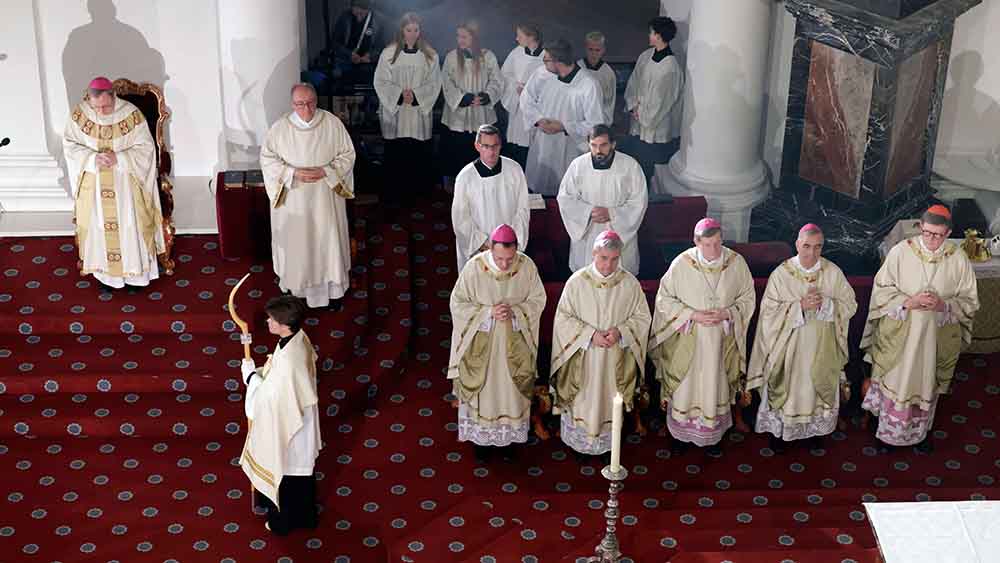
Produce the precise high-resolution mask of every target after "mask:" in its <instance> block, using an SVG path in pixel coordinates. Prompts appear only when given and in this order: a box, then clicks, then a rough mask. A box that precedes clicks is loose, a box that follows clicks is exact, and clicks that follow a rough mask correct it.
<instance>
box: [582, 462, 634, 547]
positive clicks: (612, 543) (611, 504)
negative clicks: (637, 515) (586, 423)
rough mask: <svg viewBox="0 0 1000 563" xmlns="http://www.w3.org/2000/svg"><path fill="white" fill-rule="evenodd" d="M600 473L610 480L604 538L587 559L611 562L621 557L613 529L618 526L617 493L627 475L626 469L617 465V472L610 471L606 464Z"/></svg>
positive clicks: (605, 512)
mask: <svg viewBox="0 0 1000 563" xmlns="http://www.w3.org/2000/svg"><path fill="white" fill-rule="evenodd" d="M601 475H603V476H604V478H605V479H607V480H608V481H610V483H611V484H610V485H609V486H608V506H607V508H605V509H604V518H605V521H606V524H605V528H604V539H602V540H601V543H599V544H597V547H595V548H594V553H595V555H594V556H593V557H591V558H590V559H588V561H590V562H591V563H604V562H613V563H617V562H618V561H620V560H621V558H622V552H621V549H620V548H619V546H618V536H617V535H615V531H616V529H617V526H618V516H619V514H620V511H619V510H618V493H620V492H621V490H622V489H623V488H624V487H625V485H623V484H622V481H624V480H625V478H626V477H628V470H627V469H625V468H624V467H619V468H618V471H617V472H612V471H611V466H610V465H607V466H605V467H604V469H602V470H601Z"/></svg>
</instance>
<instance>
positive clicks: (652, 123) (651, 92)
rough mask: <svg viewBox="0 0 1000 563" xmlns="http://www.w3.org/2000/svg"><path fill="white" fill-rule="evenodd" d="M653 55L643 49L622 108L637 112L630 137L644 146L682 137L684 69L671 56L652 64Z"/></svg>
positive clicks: (652, 52)
mask: <svg viewBox="0 0 1000 563" xmlns="http://www.w3.org/2000/svg"><path fill="white" fill-rule="evenodd" d="M655 52H656V51H655V50H654V49H653V48H649V49H646V50H645V51H643V52H642V54H641V55H639V59H638V60H636V62H635V70H633V71H632V76H630V77H629V79H628V85H627V86H626V87H625V109H627V110H628V111H630V112H631V111H632V110H634V109H636V108H638V109H639V111H638V114H639V118H638V119H636V118H635V117H632V124H631V126H630V128H629V134H630V135H636V136H638V137H639V139H640V140H641V141H643V142H646V143H666V142H668V141H670V140H671V139H673V138H675V137H679V136H680V134H681V118H682V107H683V104H682V103H681V93H682V92H683V91H684V70H683V69H682V68H681V65H680V63H678V62H677V57H675V56H673V55H667V56H666V57H664V58H663V59H661V60H660V61H659V62H656V61H654V60H653V54H654V53H655Z"/></svg>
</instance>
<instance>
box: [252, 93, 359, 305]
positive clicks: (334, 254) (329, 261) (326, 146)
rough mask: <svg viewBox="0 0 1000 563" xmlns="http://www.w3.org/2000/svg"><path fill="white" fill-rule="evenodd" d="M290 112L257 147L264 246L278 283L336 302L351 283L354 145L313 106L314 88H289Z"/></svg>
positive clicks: (314, 301) (313, 300)
mask: <svg viewBox="0 0 1000 563" xmlns="http://www.w3.org/2000/svg"><path fill="white" fill-rule="evenodd" d="M292 109H293V111H292V112H291V113H288V114H285V115H284V116H282V117H281V119H279V120H278V121H277V122H276V123H275V124H274V125H272V126H271V129H270V130H269V131H268V132H267V139H266V140H265V142H264V146H263V147H261V150H260V166H261V168H262V169H263V172H264V185H265V187H266V188H267V196H268V198H270V200H271V251H272V254H273V257H274V258H273V262H274V273H276V274H277V275H278V277H279V278H280V279H279V282H278V286H279V287H280V288H281V290H282V291H289V292H291V293H292V294H293V295H295V296H296V297H301V298H304V299H305V300H306V302H307V303H308V304H309V306H310V307H326V306H328V305H330V304H331V300H333V304H332V307H333V308H334V309H339V308H340V306H341V305H340V300H341V299H342V298H343V296H344V293H345V292H346V291H347V289H348V287H350V279H349V276H348V274H349V272H350V269H351V243H350V235H349V232H348V228H347V227H348V225H347V206H346V200H348V199H353V198H354V144H353V143H352V142H351V137H350V136H349V135H348V133H347V129H346V128H345V127H344V125H343V124H342V123H341V122H340V120H339V119H337V117H336V116H334V115H333V114H332V113H330V112H328V111H325V110H317V109H316V90H314V89H313V87H312V86H311V85H309V84H306V83H302V84H297V85H295V86H293V87H292Z"/></svg>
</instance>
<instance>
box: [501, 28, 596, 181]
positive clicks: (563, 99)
mask: <svg viewBox="0 0 1000 563" xmlns="http://www.w3.org/2000/svg"><path fill="white" fill-rule="evenodd" d="M542 56H543V59H542V62H543V63H544V65H545V66H544V68H541V69H538V70H536V71H535V73H534V74H532V75H531V78H529V79H528V83H527V84H526V85H525V86H524V91H523V92H521V100H520V104H521V112H522V118H523V119H524V123H525V125H526V126H528V127H534V128H535V129H536V131H535V134H534V137H533V138H532V141H531V147H530V148H529V149H528V163H527V166H526V167H525V170H524V173H525V176H527V178H528V189H530V190H531V191H532V192H535V193H539V194H542V195H550V196H552V195H556V194H557V193H558V192H559V183H560V182H561V181H562V178H563V174H565V173H566V168H568V167H569V163H570V162H572V161H573V159H574V158H576V157H578V156H580V155H581V154H583V153H585V152H587V135H588V134H589V133H590V130H591V129H592V128H593V127H594V126H595V125H599V124H600V123H602V122H603V121H604V110H603V109H602V108H601V88H600V86H599V85H598V84H597V81H596V80H594V77H593V76H591V74H590V73H589V72H582V71H581V69H580V67H579V66H578V65H577V64H576V59H575V57H573V47H572V46H571V45H570V44H569V42H568V41H566V40H565V39H558V40H556V41H553V42H551V43H547V44H546V45H545V52H544V53H543V55H542Z"/></svg>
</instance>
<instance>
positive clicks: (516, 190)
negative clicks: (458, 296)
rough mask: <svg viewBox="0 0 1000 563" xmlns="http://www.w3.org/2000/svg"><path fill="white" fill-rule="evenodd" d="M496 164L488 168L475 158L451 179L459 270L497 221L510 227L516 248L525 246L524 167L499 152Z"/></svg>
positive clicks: (525, 194)
mask: <svg viewBox="0 0 1000 563" xmlns="http://www.w3.org/2000/svg"><path fill="white" fill-rule="evenodd" d="M496 166H497V167H499V168H500V170H499V171H497V170H496V167H494V169H493V170H489V169H488V168H487V167H486V165H485V164H482V162H481V161H479V160H477V161H475V162H471V163H469V164H468V165H466V166H465V168H463V169H462V171H461V172H459V173H458V176H457V177H456V179H455V195H454V197H453V198H452V202H451V223H452V226H453V227H454V229H455V253H456V254H457V257H458V271H459V272H461V271H462V267H463V266H464V265H465V263H466V262H468V260H469V258H470V257H471V256H473V255H474V254H476V253H477V252H479V247H480V246H482V245H483V244H484V243H487V242H488V241H489V236H490V233H492V232H493V229H495V228H496V227H497V226H498V225H501V224H507V225H510V226H511V227H513V228H514V233H515V234H517V242H518V246H517V248H518V250H520V251H522V252H523V251H524V249H525V248H527V247H528V220H529V217H530V215H529V213H530V211H529V209H528V184H527V182H526V181H525V179H524V171H523V170H521V165H520V164H518V163H517V161H515V160H511V159H509V158H507V157H503V156H501V157H500V160H498V161H497V164H496ZM487 171H488V172H487ZM484 172H486V174H485V176H484ZM497 172H499V173H497Z"/></svg>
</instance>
